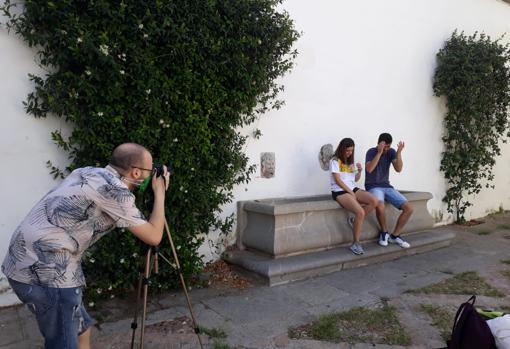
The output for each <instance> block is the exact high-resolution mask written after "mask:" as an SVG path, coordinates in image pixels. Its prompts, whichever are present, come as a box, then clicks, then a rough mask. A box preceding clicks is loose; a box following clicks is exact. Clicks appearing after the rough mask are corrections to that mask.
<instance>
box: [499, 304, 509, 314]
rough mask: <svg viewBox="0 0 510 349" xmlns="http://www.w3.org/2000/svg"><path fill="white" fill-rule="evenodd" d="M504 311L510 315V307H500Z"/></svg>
mask: <svg viewBox="0 0 510 349" xmlns="http://www.w3.org/2000/svg"><path fill="white" fill-rule="evenodd" d="M500 308H501V310H502V311H504V312H505V313H507V314H510V305H503V306H502V307H500Z"/></svg>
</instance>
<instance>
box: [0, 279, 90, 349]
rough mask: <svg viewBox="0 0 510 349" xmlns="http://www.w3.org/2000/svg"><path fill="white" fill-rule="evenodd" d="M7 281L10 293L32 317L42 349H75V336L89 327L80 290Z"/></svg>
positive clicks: (76, 346) (76, 337) (77, 288)
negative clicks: (42, 340) (25, 307)
mask: <svg viewBox="0 0 510 349" xmlns="http://www.w3.org/2000/svg"><path fill="white" fill-rule="evenodd" d="M8 280H9V284H10V285H11V287H12V289H13V290H14V293H16V295H17V296H18V298H19V299H20V300H21V301H22V302H23V303H24V304H25V305H26V306H27V307H28V309H29V310H30V311H31V312H32V313H33V314H34V315H35V317H36V319H37V324H38V325H39V330H40V331H41V334H42V335H43V337H44V348H45V349H76V348H78V336H79V335H80V334H82V333H83V332H85V331H86V330H87V329H88V328H89V327H90V326H91V324H92V318H91V317H90V315H89V314H87V311H86V310H85V307H84V306H83V303H82V290H81V288H80V287H73V288H53V287H43V286H37V285H29V284H24V283H21V282H18V281H15V280H12V279H8Z"/></svg>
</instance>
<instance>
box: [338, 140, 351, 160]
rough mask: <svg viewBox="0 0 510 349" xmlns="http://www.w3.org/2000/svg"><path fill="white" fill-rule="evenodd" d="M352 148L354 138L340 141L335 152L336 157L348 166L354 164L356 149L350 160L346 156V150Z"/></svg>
mask: <svg viewBox="0 0 510 349" xmlns="http://www.w3.org/2000/svg"><path fill="white" fill-rule="evenodd" d="M350 147H354V141H353V140H352V138H344V139H342V140H341V141H340V143H339V144H338V147H337V148H336V150H335V157H336V158H337V159H338V160H340V161H342V163H344V164H346V165H352V164H353V163H354V149H353V150H352V154H351V156H349V157H348V158H346V156H345V150H346V149H347V148H350Z"/></svg>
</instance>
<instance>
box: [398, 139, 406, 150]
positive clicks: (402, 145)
mask: <svg viewBox="0 0 510 349" xmlns="http://www.w3.org/2000/svg"><path fill="white" fill-rule="evenodd" d="M404 147H405V143H404V142H402V141H400V142H398V144H397V152H401V151H402V150H403V149H404Z"/></svg>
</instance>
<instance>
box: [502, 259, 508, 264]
mask: <svg viewBox="0 0 510 349" xmlns="http://www.w3.org/2000/svg"><path fill="white" fill-rule="evenodd" d="M501 263H503V264H510V259H502V260H501Z"/></svg>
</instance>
